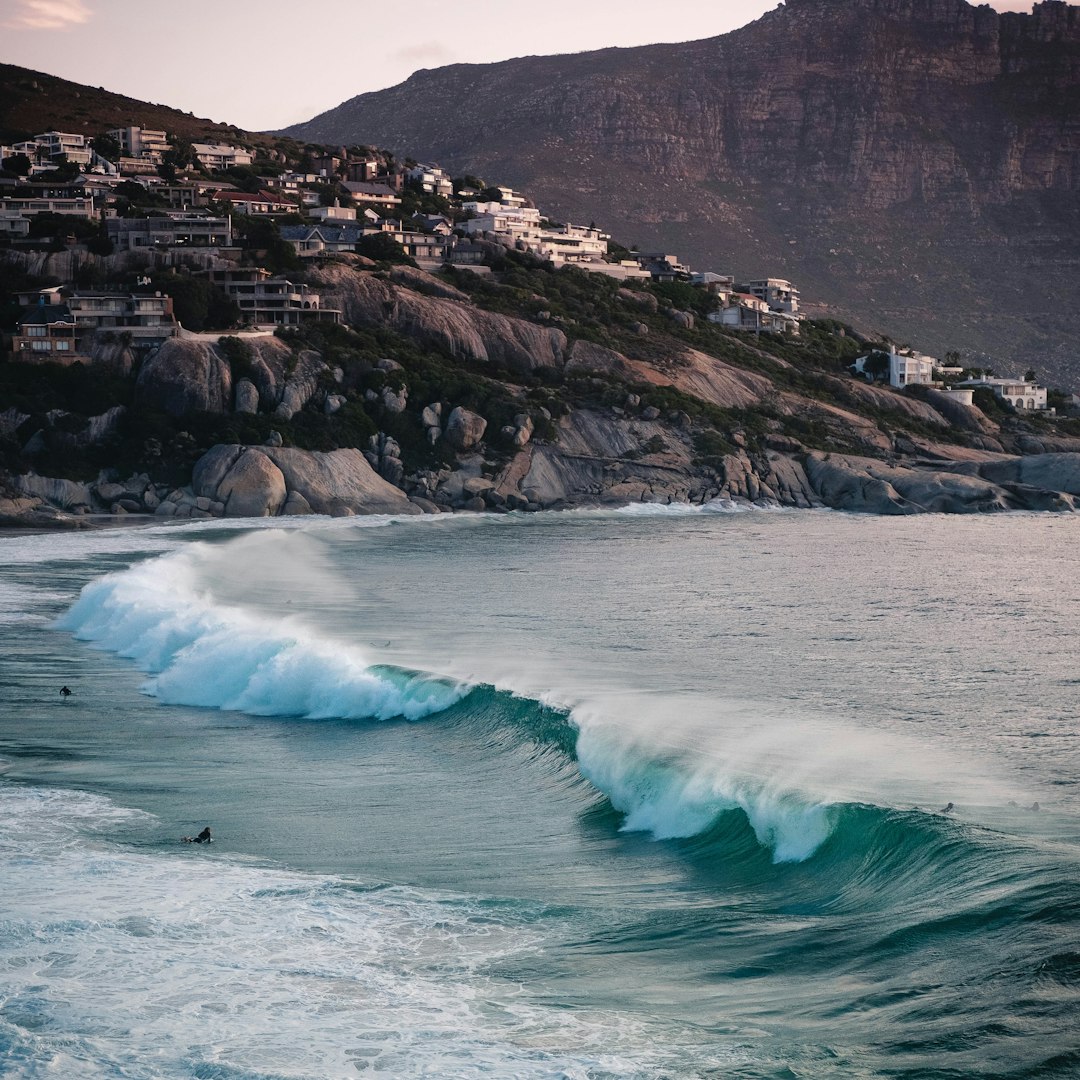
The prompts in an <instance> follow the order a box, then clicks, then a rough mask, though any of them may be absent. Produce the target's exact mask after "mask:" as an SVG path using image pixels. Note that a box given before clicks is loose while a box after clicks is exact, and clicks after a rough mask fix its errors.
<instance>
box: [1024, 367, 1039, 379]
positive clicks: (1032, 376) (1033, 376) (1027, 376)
mask: <svg viewBox="0 0 1080 1080" xmlns="http://www.w3.org/2000/svg"><path fill="white" fill-rule="evenodd" d="M1038 381H1039V377H1038V375H1036V374H1035V369H1034V368H1028V369H1027V371H1026V372H1025V373H1024V382H1038Z"/></svg>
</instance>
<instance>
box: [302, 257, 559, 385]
mask: <svg viewBox="0 0 1080 1080" xmlns="http://www.w3.org/2000/svg"><path fill="white" fill-rule="evenodd" d="M428 276H430V275H428ZM312 278H313V280H315V281H317V282H319V283H320V284H322V285H323V286H324V287H326V288H329V289H333V290H334V292H335V293H336V294H337V296H338V297H339V298H340V301H341V304H342V306H343V308H344V312H345V317H346V319H347V320H348V321H349V322H350V323H353V324H355V325H358V326H389V327H391V328H392V329H394V330H398V331H400V332H401V333H403V334H406V335H408V336H409V337H411V338H414V339H415V340H416V341H418V342H420V343H421V344H424V345H431V346H436V347H438V348H442V349H446V350H447V351H448V352H449V353H450V354H451V355H453V356H456V357H461V358H463V359H468V360H478V361H480V362H482V363H487V364H491V365H492V366H493V367H501V368H505V369H507V370H509V371H511V372H518V373H521V372H530V371H535V370H536V369H538V368H560V367H562V365H563V363H564V360H565V355H564V354H565V351H566V335H565V334H564V333H563V332H562V331H561V330H559V329H557V328H555V327H548V326H537V325H536V324H534V323H531V322H526V321H525V320H524V319H516V318H512V317H510V316H508V315H499V314H497V313H495V312H490V311H482V310H481V309H480V308H476V307H473V306H471V304H469V303H467V299H468V298H467V297H466V298H465V301H466V302H463V301H462V300H460V299H456V298H448V297H446V296H445V295H439V296H429V295H426V293H420V292H416V291H415V290H414V289H413V288H406V287H403V286H402V285H399V284H394V283H393V282H390V281H387V280H385V279H384V278H381V277H378V276H376V275H375V274H371V273H367V272H364V271H357V270H353V269H351V268H349V267H346V266H327V267H323V268H322V269H320V270H318V271H315V272H313V273H312ZM401 280H403V281H404V280H408V281H409V283H410V284H416V282H415V281H414V280H413V279H412V278H409V279H404V278H402V279H401Z"/></svg>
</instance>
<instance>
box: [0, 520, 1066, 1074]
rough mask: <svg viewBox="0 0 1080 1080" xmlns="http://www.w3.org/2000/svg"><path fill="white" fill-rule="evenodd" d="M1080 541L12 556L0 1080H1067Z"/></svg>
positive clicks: (626, 536)
mask: <svg viewBox="0 0 1080 1080" xmlns="http://www.w3.org/2000/svg"><path fill="white" fill-rule="evenodd" d="M1078 529H1080V523H1077V522H1076V521H1075V519H1074V518H1073V517H1072V516H1060V517H1058V516H1051V515H1029V514H1014V515H1005V516H997V517H993V518H972V519H956V518H945V517H938V516H930V517H924V518H918V519H874V518H866V517H857V516H851V515H844V514H838V513H832V512H827V511H821V512H809V511H807V512H802V511H783V512H781V511H772V512H769V511H765V510H760V509H757V510H753V509H752V510H747V509H746V508H744V507H737V506H734V505H731V504H714V505H713V506H710V507H707V508H689V507H655V508H650V507H634V508H632V509H628V510H626V511H581V512H570V513H562V514H537V515H526V516H519V515H506V516H502V517H493V516H480V515H475V516H468V515H466V516H444V517H439V518H425V519H419V520H418V519H402V520H397V519H393V518H368V519H344V520H343V519H336V520H332V521H331V520H320V519H311V520H305V521H302V522H288V523H284V524H282V523H280V522H278V523H274V522H267V521H261V522H230V523H228V525H227V526H223V525H222V523H220V522H210V523H192V524H189V525H183V526H172V527H151V528H143V529H128V530H118V531H109V532H97V533H88V534H85V535H76V534H66V535H62V536H60V535H57V536H42V535H36V536H31V535H26V536H15V535H9V536H6V537H0V641H2V643H3V648H2V650H0V657H2V668H0V704H2V714H0V821H2V823H3V829H2V830H0V904H2V906H0V1072H3V1074H4V1075H12V1076H18V1077H37V1076H46V1075H49V1076H52V1075H71V1076H88V1077H160V1076H168V1077H172V1076H177V1077H180V1076H196V1077H208V1078H218V1077H221V1078H225V1077H228V1078H230V1080H232V1078H237V1080H239V1078H249V1077H250V1078H256V1077H258V1078H263V1077H266V1078H270V1077H273V1078H278V1077H280V1078H293V1077H328V1076H355V1075H365V1076H373V1077H376V1076H385V1077H400V1076H438V1077H471V1076H476V1077H480V1076H485V1077H487V1076H493V1077H529V1078H531V1077H552V1078H556V1077H572V1078H578V1077H580V1078H596V1080H599V1078H608V1077H611V1078H614V1077H641V1078H646V1077H672V1078H676V1077H679V1078H681V1077H720V1076H724V1077H727V1076H737V1077H792V1076H799V1077H831V1076H869V1077H877V1076H881V1077H938V1076H940V1077H952V1076H974V1075H978V1076H1000V1077H1025V1076H1032V1077H1034V1076H1040V1077H1045V1076H1058V1075H1060V1076H1072V1075H1078V1074H1080V1038H1078V1037H1077V1035H1076V1031H1077V1030H1078V1029H1080V1024H1078V1019H1080V1017H1078V1014H1077V1004H1078V998H1080V948H1078V946H1077V941H1078V940H1080V828H1078V825H1080V802H1078V791H1077V774H1078V766H1080V746H1078V744H1077V741H1076V740H1077V733H1078V728H1077V722H1076V715H1077V709H1076V698H1077V691H1078V689H1080V677H1078V676H1077V675H1076V672H1075V644H1074V643H1075V632H1076V621H1077V620H1076V614H1075V611H1076V601H1077V596H1076V588H1077V586H1076V582H1077V581H1078V580H1080V574H1078V571H1080V565H1078V564H1080V554H1077V551H1078V548H1077V544H1076V541H1077V531H1078ZM63 684H67V685H69V686H71V687H72V688H73V690H74V691H75V693H74V695H73V697H72V698H71V699H70V700H69V701H67V702H63V701H61V700H60V699H59V696H58V694H57V690H58V688H59V686H60V685H63ZM949 803H952V804H954V807H955V808H954V809H953V810H952V811H950V812H948V813H944V812H942V811H943V809H944V807H945V806H946V805H947V804H949ZM1036 807H1037V808H1036ZM205 824H210V825H211V826H212V827H213V830H214V835H215V843H214V844H213V845H212V846H211V847H209V848H196V847H194V846H192V845H182V844H180V843H179V842H178V838H179V837H180V836H181V835H189V834H193V833H194V832H196V831H198V829H200V828H201V827H202V826H203V825H205Z"/></svg>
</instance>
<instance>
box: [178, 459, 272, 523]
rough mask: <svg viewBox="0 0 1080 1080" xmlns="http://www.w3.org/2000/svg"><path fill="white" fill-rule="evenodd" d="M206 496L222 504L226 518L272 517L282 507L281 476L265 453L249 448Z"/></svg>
mask: <svg viewBox="0 0 1080 1080" xmlns="http://www.w3.org/2000/svg"><path fill="white" fill-rule="evenodd" d="M196 490H198V488H197V489H196ZM210 495H211V496H212V497H214V498H216V499H217V500H218V501H219V502H223V503H224V504H225V516H226V517H274V516H276V515H277V514H279V513H280V512H281V509H282V507H283V506H284V505H285V499H286V497H287V492H286V489H285V477H284V475H283V474H282V472H281V470H280V469H279V468H278V467H277V466H276V465H275V464H274V462H273V461H271V460H270V458H268V457H267V456H266V454H264V453H262V452H260V451H259V450H255V449H250V450H247V451H245V452H242V453H239V454H238V455H237V457H236V460H235V461H234V462H233V464H232V466H231V468H230V469H229V471H228V472H227V473H226V474H225V476H224V477H223V478H222V481H221V483H220V484H219V485H218V486H217V489H216V490H215V491H214V492H212V493H210ZM208 498H209V496H208ZM207 505H209V502H208V503H207Z"/></svg>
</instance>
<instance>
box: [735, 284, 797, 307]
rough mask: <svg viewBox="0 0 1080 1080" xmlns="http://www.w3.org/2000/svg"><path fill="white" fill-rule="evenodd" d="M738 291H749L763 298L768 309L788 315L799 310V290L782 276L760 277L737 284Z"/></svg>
mask: <svg viewBox="0 0 1080 1080" xmlns="http://www.w3.org/2000/svg"><path fill="white" fill-rule="evenodd" d="M738 290H739V292H743V293H750V294H751V295H752V296H756V297H758V299H760V300H764V301H765V303H766V304H768V305H769V310H770V311H783V312H786V313H787V314H789V315H795V314H797V312H798V310H799V290H798V289H796V288H795V286H794V285H792V284H791V282H790V281H785V280H784V279H783V278H761V279H760V280H758V281H747V282H744V283H743V284H741V285H739V286H738Z"/></svg>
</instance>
